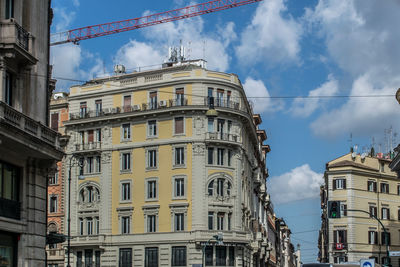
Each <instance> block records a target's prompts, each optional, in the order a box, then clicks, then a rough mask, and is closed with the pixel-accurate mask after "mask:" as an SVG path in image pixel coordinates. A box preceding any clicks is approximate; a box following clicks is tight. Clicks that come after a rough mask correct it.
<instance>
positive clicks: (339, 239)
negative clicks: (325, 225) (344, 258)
mask: <svg viewBox="0 0 400 267" xmlns="http://www.w3.org/2000/svg"><path fill="white" fill-rule="evenodd" d="M333 243H335V244H337V243H341V244H347V230H336V231H333Z"/></svg>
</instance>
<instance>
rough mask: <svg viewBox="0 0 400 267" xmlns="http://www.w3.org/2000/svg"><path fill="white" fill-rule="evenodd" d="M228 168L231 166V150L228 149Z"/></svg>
mask: <svg viewBox="0 0 400 267" xmlns="http://www.w3.org/2000/svg"><path fill="white" fill-rule="evenodd" d="M228 166H229V167H230V166H232V150H230V149H228Z"/></svg>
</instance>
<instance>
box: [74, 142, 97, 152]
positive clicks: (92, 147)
mask: <svg viewBox="0 0 400 267" xmlns="http://www.w3.org/2000/svg"><path fill="white" fill-rule="evenodd" d="M100 149H101V142H90V143H85V144H75V151H76V152H89V151H97V150H100Z"/></svg>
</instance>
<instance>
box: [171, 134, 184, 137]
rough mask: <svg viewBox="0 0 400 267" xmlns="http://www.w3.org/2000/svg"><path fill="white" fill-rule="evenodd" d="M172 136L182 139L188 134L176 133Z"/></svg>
mask: <svg viewBox="0 0 400 267" xmlns="http://www.w3.org/2000/svg"><path fill="white" fill-rule="evenodd" d="M172 136H176V137H182V136H186V133H174V134H173V135H172Z"/></svg>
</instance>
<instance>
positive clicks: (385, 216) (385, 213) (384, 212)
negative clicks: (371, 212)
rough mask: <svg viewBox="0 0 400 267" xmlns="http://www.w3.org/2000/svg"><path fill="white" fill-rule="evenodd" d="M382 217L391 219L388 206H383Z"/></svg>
mask: <svg viewBox="0 0 400 267" xmlns="http://www.w3.org/2000/svg"><path fill="white" fill-rule="evenodd" d="M381 218H382V220H390V210H389V209H388V208H382V214H381Z"/></svg>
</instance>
